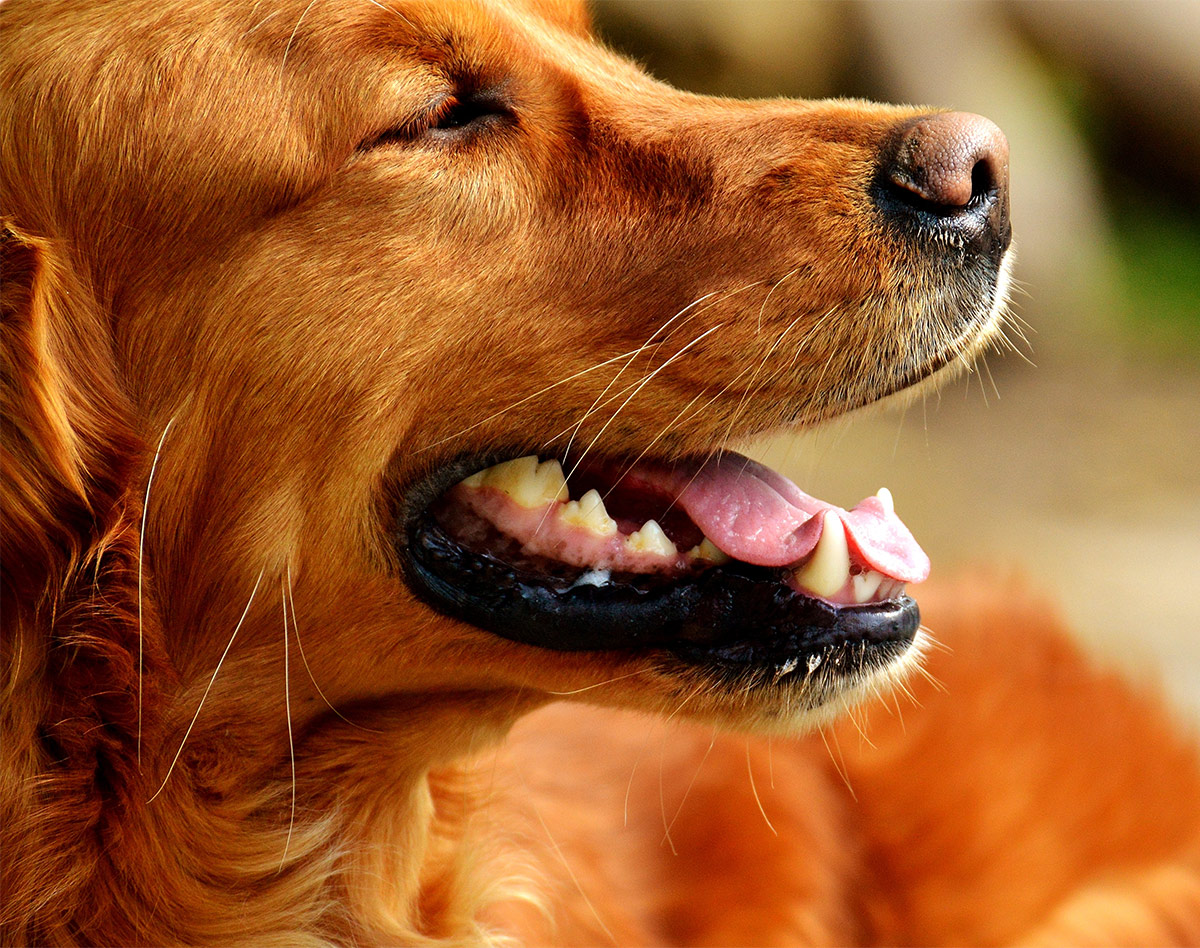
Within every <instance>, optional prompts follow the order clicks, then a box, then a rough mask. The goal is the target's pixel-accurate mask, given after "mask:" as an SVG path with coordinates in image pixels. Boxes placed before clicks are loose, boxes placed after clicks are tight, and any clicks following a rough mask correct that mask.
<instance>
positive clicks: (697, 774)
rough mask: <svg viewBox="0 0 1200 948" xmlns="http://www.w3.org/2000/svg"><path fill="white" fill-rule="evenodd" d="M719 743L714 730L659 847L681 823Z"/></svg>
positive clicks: (714, 729)
mask: <svg viewBox="0 0 1200 948" xmlns="http://www.w3.org/2000/svg"><path fill="white" fill-rule="evenodd" d="M716 743H717V729H716V728H713V732H712V740H710V741H709V742H708V748H707V749H706V750H705V751H704V756H703V757H701V758H700V763H699V764H697V765H696V772H695V773H694V774H692V779H691V780H690V781H688V785H687V789H686V790H684V791H683V797H682V798H681V799H680V800H679V808H678V809H676V811H675V815H674V816H673V817H671V823H670V825H669V826H667V829H666V832H665V833H664V834H663V838H662V840H661V841H660V842H659V844H658V845H660V846H661V845H662V844H663V843H665V842H666V841H667V839H669V838H670V836H671V830H672V828H674V826H675V824H676V823H677V822H678V821H679V815H680V814H681V813H683V805H684V804H685V803H687V799H688V797H689V796H690V795H691V792H692V787H694V786H695V785H696V781H697V780H698V779H699V778H700V771H702V770H703V769H704V764H705V763H706V762H707V761H708V755H709V754H711V753H712V749H713V747H714V746H715V745H716Z"/></svg>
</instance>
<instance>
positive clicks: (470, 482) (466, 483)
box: [462, 471, 487, 487]
mask: <svg viewBox="0 0 1200 948" xmlns="http://www.w3.org/2000/svg"><path fill="white" fill-rule="evenodd" d="M486 473H487V471H476V472H475V473H474V474H472V475H471V476H470V477H464V478H463V481H462V485H463V487H482V486H483V480H484V478H483V475H484V474H486Z"/></svg>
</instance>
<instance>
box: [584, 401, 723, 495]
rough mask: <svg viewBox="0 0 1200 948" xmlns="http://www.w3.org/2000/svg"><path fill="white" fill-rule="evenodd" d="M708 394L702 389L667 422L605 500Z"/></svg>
mask: <svg viewBox="0 0 1200 948" xmlns="http://www.w3.org/2000/svg"><path fill="white" fill-rule="evenodd" d="M707 393H708V389H707V388H702V389H700V391H698V392H697V393H696V394H695V395H693V396H692V398H691V400H690V401H689V402H688V403H687V404H686V405H684V406H683V408H681V409H680V410H679V412H678V413H677V414H676V415H675V417H674V418H672V419H671V420H670V421H669V422H667V424H666V425H665V426H664V427H663V428H662V430H660V431H659V432H658V434H656V435H655V436H654V437H653V438H652V439H651V440H650V442H649V443H648V444H647V445H646V446H645V447H644V448H642V450H641V453H640V454H638V456H637V457H636V458H634V459H633V460H632V461H630V462H629V464H628V466H627V467H626V468H625V470H623V471H622V472H621V473H620V475H618V476H617V479H616V480H614V481H613V483H612V486H611V487H609V488H608V490H607V491H605V492H604V499H605V500H607V499H608V495H609V494H611V493H612V492H613V491H614V490H616V489H617V485H619V484H620V483H621V481H623V480H625V475H626V474H628V473H629V472H630V471H632V470H633V469H634V468H635V467H637V465H638V462H639V461H641V459H642V458H644V457H645V456H646V455H647V454H648V453H649V452H650V449H651V448H653V447H654V446H655V445H656V444H657V443H658V442H659V440H661V439H662V437H663V436H664V435H666V433H667V432H668V431H670V430H671V429H672V428H674V427H675V424H676V422H678V421H679V419H680V418H682V417H683V416H684V415H686V414H687V412H688V409H690V408H691V407H692V406H693V405H695V404H696V402H698V401H699V400H700V399H701V398H703V397H704V395H706V394H707Z"/></svg>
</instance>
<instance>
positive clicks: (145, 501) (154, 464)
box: [137, 416, 178, 771]
mask: <svg viewBox="0 0 1200 948" xmlns="http://www.w3.org/2000/svg"><path fill="white" fill-rule="evenodd" d="M176 417H178V416H176ZM173 424H175V418H172V419H171V420H170V421H168V422H167V426H166V427H165V428H163V433H162V437H160V438H159V439H158V447H157V448H155V449H154V460H153V461H151V462H150V476H149V477H148V478H146V496H145V497H143V498H142V529H141V532H140V533H139V534H138V575H137V606H138V692H137V701H138V715H137V718H138V722H137V762H138V770H139V771H140V770H141V769H142V674H143V672H144V669H143V668H142V655H143V640H142V550H143V549H144V548H145V543H146V513H147V512H148V511H149V509H150V485H151V484H153V483H154V472H155V470H156V469H157V468H158V456H159V455H160V454H162V449H163V444H164V443H165V442H166V440H167V432H169V431H170V430H171V425H173Z"/></svg>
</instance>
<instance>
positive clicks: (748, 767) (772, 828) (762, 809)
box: [746, 738, 779, 836]
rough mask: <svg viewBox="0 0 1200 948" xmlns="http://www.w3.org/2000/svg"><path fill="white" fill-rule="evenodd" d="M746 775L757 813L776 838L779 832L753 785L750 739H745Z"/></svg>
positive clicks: (756, 788)
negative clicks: (756, 806) (748, 778)
mask: <svg viewBox="0 0 1200 948" xmlns="http://www.w3.org/2000/svg"><path fill="white" fill-rule="evenodd" d="M746 773H747V775H748V776H749V777H750V792H751V793H753V794H754V802H755V803H757V804H758V812H759V813H761V814H762V818H763V822H764V823H766V824H767V829H769V830H770V831H771V832H772V833H774V834H775V835H776V836H778V835H779V830H777V829H775V824H773V823H772V822H771V818H770V817H769V816H767V810H766V807H764V806H763V802H762V797H760V796H759V795H758V786H757V785H756V784H755V783H754V767H753V766H752V765H751V763H750V738H746Z"/></svg>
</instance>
